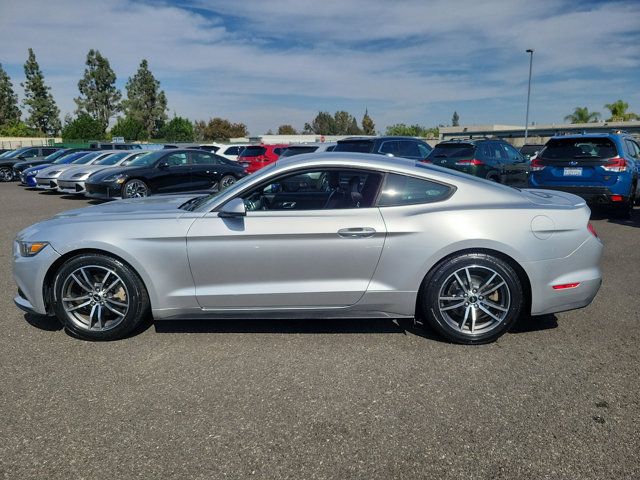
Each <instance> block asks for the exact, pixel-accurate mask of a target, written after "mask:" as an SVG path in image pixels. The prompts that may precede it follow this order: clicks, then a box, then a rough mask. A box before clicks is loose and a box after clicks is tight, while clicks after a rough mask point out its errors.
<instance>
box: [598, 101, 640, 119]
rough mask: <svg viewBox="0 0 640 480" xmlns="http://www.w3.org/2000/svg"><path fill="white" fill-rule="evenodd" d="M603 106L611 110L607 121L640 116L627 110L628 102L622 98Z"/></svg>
mask: <svg viewBox="0 0 640 480" xmlns="http://www.w3.org/2000/svg"><path fill="white" fill-rule="evenodd" d="M604 108H606V109H607V110H609V111H610V112H611V117H609V118H607V122H626V121H629V120H636V119H638V118H640V117H638V115H637V114H635V113H633V112H627V110H628V109H629V104H628V103H627V102H623V101H622V100H616V101H615V102H613V103H608V104H606V105H605V106H604Z"/></svg>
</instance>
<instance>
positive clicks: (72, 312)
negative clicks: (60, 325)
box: [61, 265, 130, 332]
mask: <svg viewBox="0 0 640 480" xmlns="http://www.w3.org/2000/svg"><path fill="white" fill-rule="evenodd" d="M61 291H62V307H63V309H64V312H65V314H66V316H67V318H68V320H69V321H71V322H72V323H73V324H74V326H75V327H77V328H79V329H81V330H85V331H98V332H100V331H106V330H111V329H112V328H115V327H116V326H118V325H119V324H120V323H121V322H122V321H123V320H124V318H125V316H126V315H127V312H128V311H129V306H130V305H129V292H128V290H127V287H126V285H125V283H124V282H123V281H122V278H120V276H119V275H118V274H117V273H116V272H115V271H114V270H112V269H110V268H107V267H104V266H100V265H87V266H83V267H80V268H78V269H76V270H74V271H73V272H71V273H70V274H69V275H67V277H66V278H65V279H64V282H63V284H62V290H61Z"/></svg>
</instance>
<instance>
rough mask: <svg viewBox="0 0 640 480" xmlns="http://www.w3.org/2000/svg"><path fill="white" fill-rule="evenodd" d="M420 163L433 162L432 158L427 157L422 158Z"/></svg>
mask: <svg viewBox="0 0 640 480" xmlns="http://www.w3.org/2000/svg"><path fill="white" fill-rule="evenodd" d="M420 163H433V162H432V161H431V160H428V159H426V158H424V159H422V160H420Z"/></svg>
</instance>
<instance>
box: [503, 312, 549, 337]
mask: <svg viewBox="0 0 640 480" xmlns="http://www.w3.org/2000/svg"><path fill="white" fill-rule="evenodd" d="M554 328H558V317H556V316H555V315H553V314H550V315H539V316H535V317H534V316H531V315H526V316H523V317H521V318H520V319H519V320H518V321H517V322H516V323H515V324H514V325H513V326H512V327H511V329H510V330H509V333H530V332H539V331H542V330H553V329H554Z"/></svg>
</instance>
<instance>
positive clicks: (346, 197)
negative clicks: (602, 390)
mask: <svg viewBox="0 0 640 480" xmlns="http://www.w3.org/2000/svg"><path fill="white" fill-rule="evenodd" d="M589 216H590V211H589V209H588V207H587V206H586V205H585V203H584V201H583V200H582V199H580V198H579V197H577V196H574V195H571V194H568V193H563V192H555V191H543V190H537V191H536V190H518V189H515V188H511V187H507V186H503V185H499V184H496V183H492V182H488V181H485V180H480V179H478V178H476V177H472V176H468V175H465V174H463V173H458V172H455V171H452V170H446V169H441V168H438V167H434V166H429V165H425V164H422V163H416V162H412V161H408V160H402V159H397V158H385V157H381V156H377V155H376V156H371V155H365V154H351V153H323V154H311V155H301V156H297V157H294V158H292V159H291V160H289V159H283V160H280V161H278V162H276V163H274V164H273V165H270V166H268V167H266V168H264V169H262V170H260V172H258V173H257V174H255V175H250V176H247V177H245V178H244V179H242V180H240V181H238V182H237V183H236V184H235V185H233V186H232V187H230V188H229V189H227V190H224V191H223V192H220V193H216V194H212V195H201V196H196V197H193V196H158V197H150V198H144V199H134V200H122V201H117V202H112V203H108V204H103V205H99V206H92V207H87V208H83V209H79V210H73V211H69V212H65V213H62V214H59V215H57V216H55V217H53V218H51V219H49V220H46V221H43V222H40V223H38V224H35V225H33V226H31V227H29V228H27V229H25V230H23V231H22V232H20V233H19V234H18V236H17V238H16V241H15V251H14V277H15V280H16V282H17V284H18V288H19V290H18V295H17V297H16V298H15V302H16V304H17V305H18V306H19V307H21V308H22V309H24V310H27V311H30V312H35V313H39V314H50V315H57V316H58V318H59V319H60V320H61V321H62V322H63V323H64V324H65V325H66V326H67V328H68V329H69V330H71V331H73V332H74V333H75V334H76V335H78V336H81V337H84V338H89V339H100V340H110V339H116V338H120V337H122V336H125V335H127V334H128V333H129V332H131V331H132V330H133V329H134V328H135V327H136V326H137V325H138V324H139V323H140V322H141V321H142V320H143V319H144V318H145V317H147V316H148V315H149V314H151V315H153V318H154V319H156V320H162V319H193V318H255V317H258V318H263V319H268V318H291V317H297V318H301V317H302V318H305V317H306V318H349V317H352V318H353V317H358V318H362V317H388V318H411V317H414V316H418V317H421V318H423V319H424V320H425V323H427V324H428V325H431V327H433V328H434V329H435V330H437V331H438V332H439V333H440V334H441V335H443V336H444V337H446V338H447V339H449V340H451V341H454V342H460V343H482V342H489V341H492V340H495V339H496V338H498V337H499V336H500V335H502V334H503V333H504V332H505V331H507V330H508V329H509V328H510V327H511V326H512V325H513V324H514V322H516V321H517V319H518V318H519V317H520V316H521V315H528V314H532V315H541V314H547V313H552V312H559V311H563V310H569V309H574V308H580V307H584V306H586V305H588V304H589V303H590V302H591V301H592V299H593V298H594V296H595V295H596V293H597V291H598V288H599V287H600V283H601V272H600V267H599V262H600V257H601V254H602V249H603V247H602V243H601V242H600V240H599V239H598V237H597V235H596V234H595V231H594V230H593V228H592V227H591V225H590V224H589Z"/></svg>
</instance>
